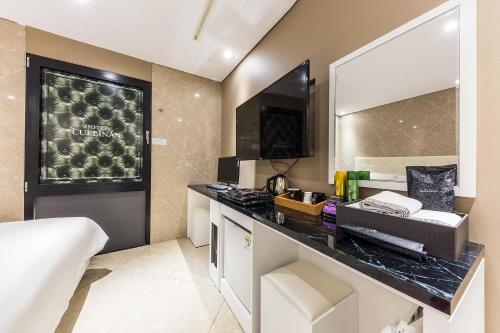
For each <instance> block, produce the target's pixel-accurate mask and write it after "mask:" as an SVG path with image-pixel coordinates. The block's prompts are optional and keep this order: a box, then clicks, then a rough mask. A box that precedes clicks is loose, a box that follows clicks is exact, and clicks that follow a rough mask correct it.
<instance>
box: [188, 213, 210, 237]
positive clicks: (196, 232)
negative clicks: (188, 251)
mask: <svg viewBox="0 0 500 333" xmlns="http://www.w3.org/2000/svg"><path fill="white" fill-rule="evenodd" d="M192 214H193V216H192V220H191V225H190V228H189V229H190V230H189V231H188V236H189V239H191V242H193V245H194V246H195V247H199V246H204V245H208V243H209V238H210V213H209V212H208V210H207V209H205V208H203V207H196V208H194V209H193V211H192Z"/></svg>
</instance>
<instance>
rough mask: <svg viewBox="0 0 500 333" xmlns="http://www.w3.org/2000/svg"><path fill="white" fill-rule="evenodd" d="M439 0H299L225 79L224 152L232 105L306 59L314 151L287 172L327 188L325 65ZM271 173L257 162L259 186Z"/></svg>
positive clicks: (230, 142)
mask: <svg viewBox="0 0 500 333" xmlns="http://www.w3.org/2000/svg"><path fill="white" fill-rule="evenodd" d="M441 2H443V0H423V1H404V2H401V1H399V0H382V1H363V0H353V1H340V0H336V1H323V0H307V1H305V0H299V1H298V2H297V3H296V4H295V6H294V7H293V8H292V9H291V10H290V11H289V12H288V14H287V15H286V16H285V17H284V18H283V19H282V20H281V21H280V22H279V23H278V24H277V25H276V26H275V27H274V28H273V29H272V30H271V31H270V32H269V33H268V34H267V35H266V37H265V38H264V39H263V40H262V41H261V42H260V43H259V44H258V45H257V46H256V47H255V48H254V49H253V50H252V52H251V53H250V54H249V55H248V56H247V57H246V58H245V59H244V60H243V61H242V62H241V63H240V65H239V66H238V67H237V68H236V69H235V70H234V71H233V72H232V73H231V74H230V75H229V76H228V77H227V78H226V79H225V80H224V82H223V84H222V120H221V121H222V147H221V148H222V154H223V155H230V154H234V152H235V135H236V133H235V107H236V106H238V105H239V104H241V103H243V102H244V101H245V100H247V99H248V98H249V97H251V96H252V95H254V94H255V93H257V92H259V91H260V90H262V89H263V88H265V87H266V86H267V85H269V84H271V83H272V82H274V81H275V80H276V79H277V78H279V77H280V76H282V75H283V74H285V73H286V72H288V71H289V70H290V69H291V68H293V67H295V66H296V65H297V64H299V63H300V62H301V61H303V60H304V59H310V60H311V77H312V78H316V154H315V156H314V157H312V158H306V159H302V160H301V161H299V162H298V164H297V166H296V168H295V169H294V170H293V172H292V173H291V174H290V176H291V182H292V183H293V184H294V185H296V186H299V187H302V188H308V189H311V190H317V191H325V192H331V191H332V189H331V186H329V185H328V178H327V177H328V174H327V164H328V154H327V149H328V66H329V64H331V63H332V62H334V61H335V60H336V59H339V58H340V57H342V56H344V55H346V54H348V53H349V52H351V51H354V50H355V49H357V48H359V47H361V46H362V45H364V44H366V43H368V42H370V41H372V40H374V39H376V38H377V37H379V36H381V35H383V34H384V33H386V32H388V31H390V30H392V29H394V28H396V27H398V26H399V25H401V24H402V23H404V22H407V21H408V20H410V19H412V18H414V17H416V16H418V15H420V14H422V13H424V12H425V11H427V10H429V9H431V8H432V7H434V6H436V5H438V4H439V3H441ZM361 9H362V10H361ZM272 173H273V170H272V168H271V167H270V165H269V163H268V162H266V161H261V162H257V174H256V181H257V184H258V185H259V186H260V185H263V184H264V182H265V179H266V177H267V176H268V175H270V174H272Z"/></svg>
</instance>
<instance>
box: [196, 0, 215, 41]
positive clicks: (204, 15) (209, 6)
mask: <svg viewBox="0 0 500 333" xmlns="http://www.w3.org/2000/svg"><path fill="white" fill-rule="evenodd" d="M214 2H215V0H207V4H206V6H205V10H204V11H203V13H202V16H201V18H200V21H199V22H198V24H197V26H196V31H195V32H194V36H193V39H194V40H198V38H200V34H201V30H202V29H203V26H204V25H205V22H206V20H207V17H208V14H210V10H211V9H212V6H213V4H214Z"/></svg>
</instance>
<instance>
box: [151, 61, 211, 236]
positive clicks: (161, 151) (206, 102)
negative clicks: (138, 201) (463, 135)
mask: <svg viewBox="0 0 500 333" xmlns="http://www.w3.org/2000/svg"><path fill="white" fill-rule="evenodd" d="M195 93H198V94H199V97H195V96H194V95H195ZM220 103H221V85H220V83H218V82H215V81H211V80H208V79H204V78H201V77H199V76H195V75H191V74H186V73H184V72H180V71H177V70H175V69H171V68H167V67H163V66H160V65H153V128H152V131H153V136H154V137H160V138H165V139H167V145H165V146H160V145H158V146H153V151H152V155H153V160H152V175H151V176H152V177H151V178H152V184H151V186H152V198H151V199H152V200H151V240H152V242H160V241H165V240H169V239H173V238H180V237H186V212H187V185H188V184H200V183H207V182H215V180H216V179H215V178H216V175H217V158H218V157H219V153H220V109H221V104H220Z"/></svg>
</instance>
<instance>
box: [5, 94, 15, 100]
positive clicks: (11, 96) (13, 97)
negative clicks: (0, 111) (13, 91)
mask: <svg viewBox="0 0 500 333" xmlns="http://www.w3.org/2000/svg"><path fill="white" fill-rule="evenodd" d="M7 98H8V99H10V100H13V99H16V97H15V96H13V95H7Z"/></svg>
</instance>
